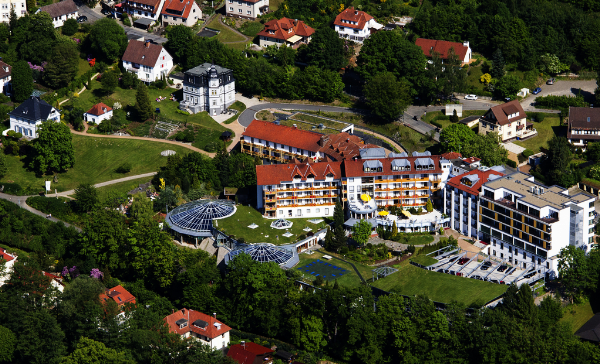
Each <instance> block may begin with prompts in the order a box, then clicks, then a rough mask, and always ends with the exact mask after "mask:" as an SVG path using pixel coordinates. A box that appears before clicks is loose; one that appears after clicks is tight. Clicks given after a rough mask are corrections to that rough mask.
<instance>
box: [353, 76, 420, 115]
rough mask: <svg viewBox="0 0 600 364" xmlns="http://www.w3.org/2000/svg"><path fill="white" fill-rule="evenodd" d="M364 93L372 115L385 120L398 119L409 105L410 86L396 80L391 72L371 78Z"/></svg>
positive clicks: (404, 81)
mask: <svg viewBox="0 0 600 364" xmlns="http://www.w3.org/2000/svg"><path fill="white" fill-rule="evenodd" d="M364 93H365V97H366V98H367V104H368V105H369V107H370V108H371V110H372V111H373V113H374V114H375V115H377V116H379V117H381V118H383V119H385V120H394V119H396V118H398V116H400V114H402V113H403V112H404V110H406V108H407V107H408V105H409V104H410V85H409V84H408V82H407V81H406V80H403V79H401V80H397V79H396V76H394V74H393V73H391V72H385V73H381V74H379V75H377V76H375V77H373V78H372V79H371V81H369V83H367V84H366V86H365V88H364Z"/></svg>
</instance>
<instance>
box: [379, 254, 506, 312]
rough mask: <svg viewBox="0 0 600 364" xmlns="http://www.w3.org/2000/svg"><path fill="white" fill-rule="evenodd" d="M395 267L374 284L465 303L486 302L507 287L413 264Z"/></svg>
mask: <svg viewBox="0 0 600 364" xmlns="http://www.w3.org/2000/svg"><path fill="white" fill-rule="evenodd" d="M394 267H395V268H398V272H396V273H394V274H392V275H390V276H387V277H385V278H382V279H379V280H377V281H375V282H374V283H373V286H375V287H377V288H381V289H383V290H386V291H390V292H396V293H400V294H403V295H407V296H414V295H426V296H427V297H429V298H430V299H432V300H434V301H437V302H444V303H450V302H453V301H457V302H461V303H464V304H466V305H470V304H472V303H475V302H476V303H478V304H484V303H486V302H487V301H489V300H491V299H493V298H495V297H497V296H499V295H501V294H502V293H504V291H506V289H507V288H508V286H507V285H500V284H494V283H488V282H483V281H479V280H476V279H470V278H463V277H457V276H453V275H450V274H445V273H437V272H432V271H428V270H426V269H422V268H418V267H416V266H414V265H411V264H400V265H396V266H394Z"/></svg>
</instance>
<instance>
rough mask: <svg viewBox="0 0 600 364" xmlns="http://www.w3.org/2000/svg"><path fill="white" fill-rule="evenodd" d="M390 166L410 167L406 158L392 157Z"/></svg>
mask: <svg viewBox="0 0 600 364" xmlns="http://www.w3.org/2000/svg"><path fill="white" fill-rule="evenodd" d="M392 167H409V168H410V162H409V161H408V160H406V159H394V160H393V161H392Z"/></svg>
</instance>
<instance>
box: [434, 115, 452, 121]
mask: <svg viewBox="0 0 600 364" xmlns="http://www.w3.org/2000/svg"><path fill="white" fill-rule="evenodd" d="M433 120H450V115H438V116H436V117H435V118H433Z"/></svg>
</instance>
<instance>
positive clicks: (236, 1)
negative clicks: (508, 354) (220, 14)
mask: <svg viewBox="0 0 600 364" xmlns="http://www.w3.org/2000/svg"><path fill="white" fill-rule="evenodd" d="M225 11H226V14H227V16H231V17H235V18H246V19H256V17H257V16H259V15H263V14H266V13H268V12H269V0H227V2H226V3H225Z"/></svg>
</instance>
